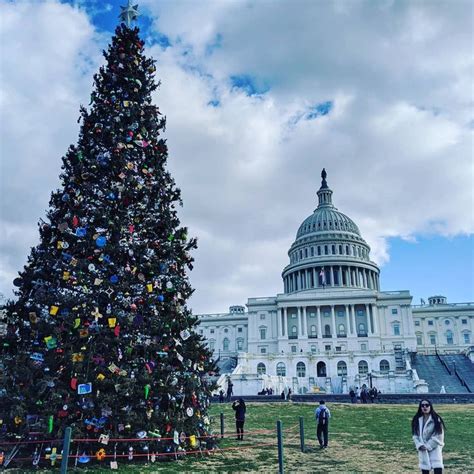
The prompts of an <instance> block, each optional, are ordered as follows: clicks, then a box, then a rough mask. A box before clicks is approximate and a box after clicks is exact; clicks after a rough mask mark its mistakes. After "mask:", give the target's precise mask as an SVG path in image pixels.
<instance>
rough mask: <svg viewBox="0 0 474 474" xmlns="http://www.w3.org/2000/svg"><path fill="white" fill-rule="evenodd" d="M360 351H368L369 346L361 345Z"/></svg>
mask: <svg viewBox="0 0 474 474" xmlns="http://www.w3.org/2000/svg"><path fill="white" fill-rule="evenodd" d="M360 350H361V351H362V352H365V351H366V350H367V344H361V345H360Z"/></svg>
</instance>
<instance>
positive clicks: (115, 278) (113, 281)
mask: <svg viewBox="0 0 474 474" xmlns="http://www.w3.org/2000/svg"><path fill="white" fill-rule="evenodd" d="M118 281H119V277H118V276H117V275H112V276H111V277H110V283H118Z"/></svg>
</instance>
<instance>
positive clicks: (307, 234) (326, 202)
mask: <svg viewBox="0 0 474 474" xmlns="http://www.w3.org/2000/svg"><path fill="white" fill-rule="evenodd" d="M321 177H322V182H321V187H320V189H319V191H318V192H317V195H318V200H319V203H318V207H317V208H316V209H315V210H314V212H313V214H311V215H310V216H309V217H307V218H306V219H305V220H304V221H303V223H302V224H301V225H300V227H299V229H298V232H297V233H296V240H295V242H294V243H293V244H292V246H291V248H290V250H289V251H288V256H289V257H290V264H289V265H288V266H286V267H285V269H284V270H283V273H282V277H283V282H284V288H285V293H294V292H297V291H306V290H311V289H325V288H327V287H334V288H362V289H373V290H378V289H379V269H378V267H377V265H376V264H375V263H374V262H372V261H370V257H369V256H370V247H369V245H368V244H367V242H366V241H365V240H364V239H363V238H362V236H361V234H360V231H359V228H358V227H357V225H356V224H355V223H354V221H353V220H352V219H350V218H349V217H348V216H346V215H345V214H343V213H342V212H340V211H338V209H337V208H336V207H334V205H333V203H332V190H331V189H329V187H328V184H327V181H326V177H327V174H326V170H324V169H323V171H322V173H321Z"/></svg>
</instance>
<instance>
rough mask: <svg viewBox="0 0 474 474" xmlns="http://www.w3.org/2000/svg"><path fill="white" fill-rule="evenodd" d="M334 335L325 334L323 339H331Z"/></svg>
mask: <svg viewBox="0 0 474 474" xmlns="http://www.w3.org/2000/svg"><path fill="white" fill-rule="evenodd" d="M331 337H332V334H323V339H331Z"/></svg>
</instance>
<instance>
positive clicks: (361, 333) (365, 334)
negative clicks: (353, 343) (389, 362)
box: [357, 332, 368, 337]
mask: <svg viewBox="0 0 474 474" xmlns="http://www.w3.org/2000/svg"><path fill="white" fill-rule="evenodd" d="M357 337H368V335H367V333H366V332H358V333H357Z"/></svg>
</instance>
